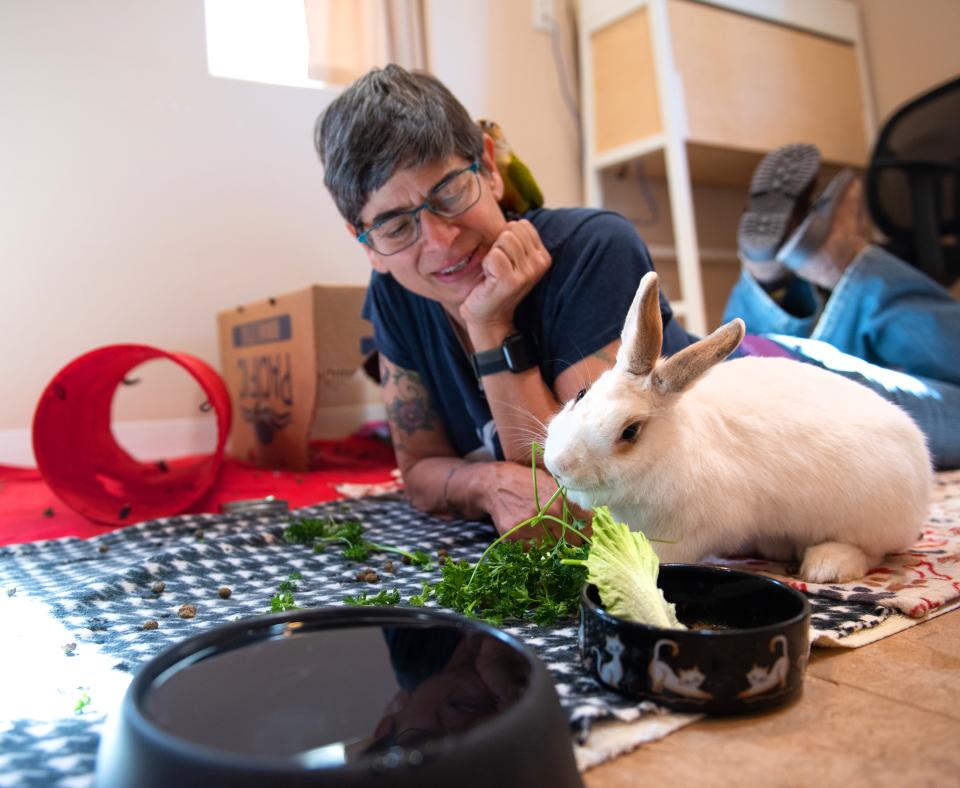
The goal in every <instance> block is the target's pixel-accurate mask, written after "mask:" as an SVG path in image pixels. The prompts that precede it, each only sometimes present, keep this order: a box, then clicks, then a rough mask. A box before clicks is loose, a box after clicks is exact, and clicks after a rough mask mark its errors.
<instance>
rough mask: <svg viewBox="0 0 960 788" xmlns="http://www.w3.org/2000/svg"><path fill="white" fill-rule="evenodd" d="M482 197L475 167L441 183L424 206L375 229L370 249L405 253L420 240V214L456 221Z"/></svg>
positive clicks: (370, 237) (372, 230) (369, 233)
mask: <svg viewBox="0 0 960 788" xmlns="http://www.w3.org/2000/svg"><path fill="white" fill-rule="evenodd" d="M479 198H480V178H479V176H478V175H477V173H476V170H475V167H473V166H471V167H468V168H467V169H465V170H462V171H461V172H458V173H456V174H455V175H453V176H452V177H451V178H449V179H448V180H446V181H445V182H443V183H441V184H440V185H439V186H438V187H437V189H436V190H435V191H433V192H431V193H430V195H429V197H428V199H427V201H426V202H425V203H424V204H423V205H421V206H419V207H418V208H415V209H414V210H412V211H409V212H407V213H402V214H399V215H397V216H393V217H391V218H389V219H387V220H385V221H383V222H381V223H380V224H378V225H376V226H375V227H371V228H370V230H369V231H368V235H367V238H368V239H369V243H370V246H372V247H373V248H374V250H375V251H377V252H379V253H380V254H396V253H397V252H400V251H403V250H404V249H406V248H407V247H408V246H410V245H412V244H413V243H415V242H416V241H417V239H418V238H419V237H420V211H423V210H427V211H430V213H433V214H435V215H437V216H441V217H443V218H445V219H452V218H453V217H455V216H459V215H460V214H461V213H463V212H465V211H466V210H467V209H469V208H471V207H473V205H474V203H476V201H477V200H478V199H479Z"/></svg>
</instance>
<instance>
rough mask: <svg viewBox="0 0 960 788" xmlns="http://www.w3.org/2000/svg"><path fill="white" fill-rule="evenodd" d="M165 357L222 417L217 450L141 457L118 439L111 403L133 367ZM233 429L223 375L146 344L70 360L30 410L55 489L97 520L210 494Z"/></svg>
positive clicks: (131, 516) (150, 511)
mask: <svg viewBox="0 0 960 788" xmlns="http://www.w3.org/2000/svg"><path fill="white" fill-rule="evenodd" d="M155 359H168V360H170V361H172V362H173V363H175V364H179V365H180V366H181V367H183V368H184V369H185V370H186V371H187V372H189V373H190V375H192V376H193V377H194V378H195V379H196V381H197V382H198V383H199V384H200V387H201V388H202V389H203V391H204V393H205V394H206V396H207V402H209V404H210V406H211V407H212V408H213V410H214V411H215V413H216V417H217V446H216V449H215V450H214V452H213V454H210V455H205V456H199V457H184V458H180V459H175V460H167V459H162V458H157V460H156V461H154V462H140V461H139V460H137V459H134V458H133V457H131V456H130V455H129V454H128V453H127V452H126V451H125V450H124V449H123V448H121V446H120V445H119V444H118V443H117V441H116V439H115V438H114V435H113V431H112V430H111V428H110V407H111V403H112V401H113V395H114V392H115V391H116V389H117V387H118V386H120V385H122V382H123V379H124V377H126V375H127V373H128V372H130V370H132V369H134V368H135V367H137V366H139V365H140V364H143V363H144V362H146V361H152V360H155ZM229 432H230V395H229V393H228V392H227V388H226V386H225V385H224V382H223V379H222V378H221V377H220V375H219V374H217V372H216V371H215V370H214V369H213V368H212V367H210V366H208V365H207V364H206V363H204V362H203V361H201V360H200V359H198V358H196V357H195V356H190V355H187V354H186V353H168V352H167V351H165V350H159V349H157V348H153V347H149V346H147V345H109V346H107V347H102V348H99V349H97V350H93V351H91V352H90V353H87V354H85V355H83V356H80V357H79V358H77V359H75V360H74V361H72V362H70V363H69V364H68V365H67V366H66V367H64V368H63V369H62V370H60V372H58V373H57V375H56V376H55V377H54V378H53V380H52V381H50V384H49V385H48V386H47V387H46V389H44V392H43V394H42V395H41V396H40V402H39V403H38V404H37V410H36V412H35V413H34V416H33V451H34V454H35V456H36V458H37V466H38V468H39V469H40V472H41V473H42V474H43V478H44V479H45V480H46V482H47V484H48V485H49V486H50V488H51V489H52V490H53V491H54V492H55V493H56V494H57V496H59V497H60V498H61V499H62V500H63V502H64V503H66V504H67V505H69V506H70V507H71V508H73V509H76V510H77V511H78V512H80V514H82V515H84V516H86V517H89V518H90V519H91V520H94V521H96V522H99V523H105V524H108V525H119V524H123V523H133V522H140V521H142V520H149V519H151V518H154V517H165V516H169V515H174V514H178V513H180V512H183V511H184V510H186V509H187V508H189V507H190V505H191V504H193V503H194V502H196V501H197V500H198V499H199V498H200V497H201V496H203V494H204V493H206V492H207V491H208V490H209V489H210V487H211V485H212V484H213V482H214V480H215V479H216V476H217V471H218V470H219V469H220V463H221V462H222V460H223V447H224V444H225V443H226V441H227V435H228V434H229Z"/></svg>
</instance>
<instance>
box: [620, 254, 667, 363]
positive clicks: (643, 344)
mask: <svg viewBox="0 0 960 788" xmlns="http://www.w3.org/2000/svg"><path fill="white" fill-rule="evenodd" d="M662 345H663V321H662V319H661V318H660V288H659V287H658V285H657V275H656V273H655V272H653V271H649V272H648V273H646V274H644V277H643V279H641V280H640V286H639V287H638V288H637V294H636V295H635V296H634V297H633V303H632V304H631V305H630V311H629V312H627V319H626V320H625V321H624V324H623V333H621V334H620V349H619V350H618V351H617V364H616V365H617V367H619V368H620V369H622V370H625V371H627V372H631V373H633V374H634V375H639V376H641V377H642V376H645V375H648V374H650V370H652V369H653V365H654V364H656V363H657V359H658V358H660V348H661V346H662Z"/></svg>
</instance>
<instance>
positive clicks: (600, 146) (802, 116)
mask: <svg viewBox="0 0 960 788" xmlns="http://www.w3.org/2000/svg"><path fill="white" fill-rule="evenodd" d="M579 9H580V20H579V29H580V33H579V35H580V74H581V91H582V96H583V101H582V110H581V111H582V115H583V129H584V143H585V144H584V151H585V154H584V162H583V168H584V169H583V180H584V185H585V186H584V188H585V199H586V203H587V204H588V205H591V206H598V207H599V206H602V205H604V194H603V185H602V174H603V172H604V171H605V170H608V169H610V168H613V167H619V166H621V165H624V164H626V163H629V162H632V161H636V160H641V161H642V162H643V164H644V167H645V169H646V170H647V171H648V172H650V173H653V174H655V175H662V176H663V177H664V178H665V179H666V183H667V188H668V197H669V200H668V202H669V208H670V215H671V218H672V224H673V240H674V248H673V249H672V250H661V251H667V252H669V251H673V253H674V256H675V258H676V261H677V274H678V278H679V283H680V289H681V291H682V292H681V297H680V298H674V299H673V301H672V303H673V307H674V311H675V313H676V314H677V315H678V317H681V318H682V319H683V321H684V323H685V325H686V327H687V329H688V330H690V331H692V332H693V333H696V334H704V333H705V332H706V330H707V320H706V311H705V308H704V292H703V282H702V276H701V267H700V259H701V249H700V247H699V244H698V241H697V221H696V218H697V217H696V212H695V207H694V185H695V184H696V183H698V182H703V183H712V184H727V185H737V186H740V185H742V186H744V187H745V186H746V185H747V184H748V183H749V179H750V175H751V173H752V171H753V168H754V167H755V166H756V164H757V162H758V161H759V160H760V158H761V157H762V156H763V155H764V154H766V153H767V152H769V151H770V150H772V149H774V148H776V147H778V146H779V145H783V144H785V143H788V142H810V143H813V144H816V145H818V146H819V147H820V150H821V152H822V154H823V158H824V162H825V164H826V165H827V167H828V168H829V167H830V166H851V165H852V166H855V167H862V166H863V165H864V163H865V161H866V158H867V154H868V150H869V144H870V142H871V140H872V136H873V133H874V128H875V124H874V117H873V102H872V98H871V94H870V87H869V80H868V78H867V70H866V62H865V59H864V56H863V47H862V33H861V27H860V21H859V17H858V14H857V8H856V6H855V5H853V4H852V3H850V2H848V1H847V0H803V2H789V1H788V0H580V7H579ZM734 229H735V228H734Z"/></svg>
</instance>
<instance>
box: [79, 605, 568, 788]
mask: <svg viewBox="0 0 960 788" xmlns="http://www.w3.org/2000/svg"><path fill="white" fill-rule="evenodd" d="M581 784H582V783H581V781H580V776H579V774H578V772H577V769H576V764H575V762H574V758H573V750H572V746H571V740H570V733H569V726H568V722H567V718H566V715H565V714H564V713H563V711H562V710H561V708H560V704H559V702H558V700H557V696H556V692H555V690H554V686H553V682H552V680H551V678H550V676H549V674H548V673H547V671H546V669H545V668H544V666H543V664H542V663H541V662H540V661H539V660H538V659H537V658H536V657H535V656H534V655H533V654H532V652H530V651H529V650H528V649H527V648H526V647H524V646H523V645H522V644H521V643H519V642H518V641H517V640H515V639H514V638H511V637H509V636H508V635H505V634H504V633H502V632H500V631H499V630H497V629H494V628H493V627H490V626H488V625H486V624H482V623H479V622H476V621H472V620H470V619H466V618H464V617H462V616H457V615H454V614H449V613H443V612H439V611H431V610H416V609H413V608H398V609H394V608H382V607H379V608H343V607H336V608H315V609H308V610H296V611H292V612H288V613H278V614H275V615H267V616H262V617H259V618H252V619H247V620H244V621H239V622H235V623H231V624H227V625H223V626H219V627H216V628H213V629H210V630H209V631H207V632H204V633H203V634H200V635H197V636H195V637H192V638H189V639H187V640H184V641H182V642H180V643H177V644H175V645H173V646H170V647H169V648H167V649H166V650H164V651H163V652H162V653H160V654H159V655H158V656H157V657H156V658H154V659H153V660H151V661H150V662H148V663H147V664H146V665H145V666H144V667H143V668H142V669H141V670H140V671H139V672H138V674H137V675H136V677H135V678H134V680H133V682H132V683H131V685H130V687H129V689H128V690H127V694H126V696H125V697H124V700H123V705H122V707H121V709H120V711H119V712H118V714H116V715H114V716H113V717H112V718H111V719H110V721H108V724H107V730H106V731H105V733H104V737H103V740H102V742H101V745H100V751H99V753H98V758H97V775H96V785H97V786H99V787H100V788H114V786H124V787H125V788H126V786H137V787H138V788H149V786H164V788H166V786H171V785H176V786H178V788H180V787H182V786H210V785H216V786H265V785H269V786H333V785H336V786H366V785H377V786H381V785H382V786H427V785H455V786H457V788H470V787H471V786H477V788H490V786H496V787H497V788H503V787H504V786H532V785H550V786H580V785H581Z"/></svg>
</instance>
